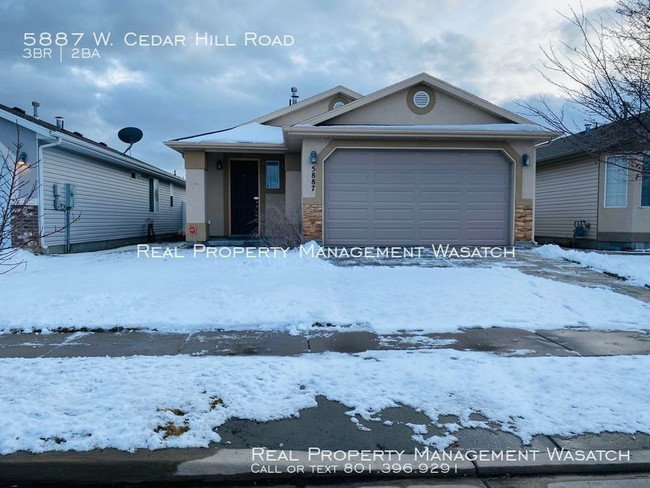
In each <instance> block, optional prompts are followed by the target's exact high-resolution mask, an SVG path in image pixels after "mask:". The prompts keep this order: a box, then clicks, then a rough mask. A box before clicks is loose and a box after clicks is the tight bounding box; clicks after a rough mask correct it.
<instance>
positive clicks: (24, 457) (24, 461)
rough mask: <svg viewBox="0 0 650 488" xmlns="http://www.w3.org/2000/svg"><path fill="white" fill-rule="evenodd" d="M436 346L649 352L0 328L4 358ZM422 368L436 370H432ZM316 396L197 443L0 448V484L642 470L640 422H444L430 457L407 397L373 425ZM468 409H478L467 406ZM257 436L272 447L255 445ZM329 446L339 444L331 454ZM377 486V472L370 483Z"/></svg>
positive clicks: (480, 332)
mask: <svg viewBox="0 0 650 488" xmlns="http://www.w3.org/2000/svg"><path fill="white" fill-rule="evenodd" d="M440 348H445V349H454V350H458V351H466V350H470V351H485V352H489V353H492V354H497V355H501V356H516V357H535V356H537V357H539V356H557V357H567V356H573V357H579V356H601V355H602V356H611V355H650V335H649V334H648V332H647V331H646V332H594V331H583V330H567V329H561V330H543V331H538V332H536V333H533V332H528V331H524V330H519V329H470V330H466V331H463V332H460V333H445V334H424V335H416V334H413V333H410V334H392V335H384V336H379V335H376V334H374V333H371V332H363V331H350V332H341V331H340V330H337V331H332V330H328V328H326V327H324V328H323V329H322V330H321V331H318V332H313V333H309V334H305V333H303V334H298V335H290V334H286V333H281V332H275V331H274V332H271V331H269V332H263V331H244V332H209V333H207V332H202V333H194V334H160V333H153V332H137V331H122V332H103V333H92V332H76V333H53V334H46V335H42V334H7V335H0V357H2V358H39V357H46V358H68V357H79V356H85V357H102V356H113V357H115V356H135V355H145V356H169V355H191V356H223V355H228V356H232V355H247V356H255V355H259V356H269V355H273V356H296V355H302V354H310V353H313V354H315V353H320V352H325V351H333V352H340V353H346V354H355V353H360V352H363V351H368V350H415V349H440ZM597 373H598V372H597V371H595V372H594V374H597ZM161 374H164V372H163V371H161ZM405 374H407V372H405ZM432 374H435V373H434V372H433V371H432ZM495 388H498V385H495ZM44 401H46V400H44ZM317 401H318V407H316V408H308V409H305V410H302V411H301V412H300V416H299V417H295V418H288V419H282V420H276V421H271V422H257V421H250V420H242V419H236V418H233V419H230V420H228V421H227V422H226V423H225V424H223V425H221V426H220V427H219V429H218V433H219V434H220V435H221V437H222V442H220V443H219V444H218V445H214V446H212V447H210V448H207V449H196V448H192V449H162V450H154V451H149V450H137V451H136V452H134V453H127V452H123V451H117V450H113V449H106V450H99V451H90V452H48V453H44V454H31V453H24V452H19V453H14V454H9V455H5V456H0V483H1V482H40V481H50V482H55V481H58V482H73V481H77V482H85V483H95V482H107V481H108V480H110V481H114V482H133V483H134V482H190V481H192V482H193V481H199V480H200V481H204V480H212V481H226V480H227V481H233V480H239V481H241V482H246V483H248V482H253V481H257V482H263V481H264V480H268V479H272V480H274V481H278V480H286V481H287V482H289V483H291V482H292V480H293V481H295V480H296V477H297V476H298V475H300V477H301V479H302V477H306V478H307V479H318V480H322V479H330V478H331V479H332V480H333V481H332V482H340V480H341V479H342V478H345V479H348V478H351V479H355V480H361V479H365V480H368V479H381V480H382V482H381V485H382V486H398V485H396V484H394V483H397V481H395V480H396V479H402V480H403V479H407V481H402V482H400V483H402V484H401V485H399V486H404V484H422V483H424V482H427V483H433V481H434V480H439V479H443V480H445V481H444V482H445V483H452V480H450V479H449V478H450V477H462V478H460V479H459V480H458V483H460V485H457V484H455V483H456V482H455V481H454V482H453V486H490V487H497V486H533V485H531V484H530V483H532V481H531V480H530V479H528V478H526V479H524V480H523V481H522V483H523V484H513V483H515V481H516V479H510V480H509V481H508V483H510V484H507V483H506V481H505V480H504V479H501V478H500V477H501V476H503V475H506V474H508V475H511V476H531V475H535V476H537V475H565V474H581V475H587V474H588V475H603V474H607V475H609V474H611V473H644V472H648V471H650V435H647V434H643V433H636V434H627V433H609V432H608V433H603V434H600V435H593V434H586V435H580V436H577V437H571V438H562V437H557V436H541V435H540V436H536V437H534V438H533V440H532V442H531V443H530V445H526V446H524V445H523V444H522V442H521V440H520V439H519V438H518V437H516V436H515V435H513V434H510V433H507V432H504V431H502V430H499V428H498V426H496V425H494V426H493V429H483V428H463V429H460V430H459V431H457V432H455V433H454V435H455V436H456V437H457V438H458V441H457V443H456V444H455V445H454V446H452V447H451V448H450V451H449V452H450V453H454V452H455V453H464V454H460V455H458V457H457V458H454V459H447V460H442V461H440V460H438V459H436V458H435V457H431V458H428V457H427V456H426V455H423V453H425V452H427V451H426V446H424V445H422V444H419V443H417V442H415V441H414V439H413V434H414V430H413V428H412V426H413V425H415V424H426V425H427V426H428V428H429V434H434V435H435V434H436V432H437V431H436V428H437V427H436V425H435V424H432V423H431V420H430V419H429V418H428V417H427V416H425V415H424V414H423V413H422V412H419V411H416V410H414V409H412V408H410V407H405V406H401V407H394V408H387V409H385V410H384V411H382V419H383V420H385V422H383V423H381V422H376V423H373V424H372V429H371V430H367V429H362V428H360V427H359V426H357V425H355V424H354V423H353V422H350V417H349V415H347V414H346V412H347V411H348V410H349V408H347V407H346V406H345V405H343V404H341V403H339V402H336V401H332V400H328V399H326V398H324V397H322V396H321V397H318V398H317ZM449 417H450V418H448V419H442V418H441V419H439V422H441V423H442V422H454V421H455V419H454V418H452V417H453V416H449ZM475 420H478V421H480V420H487V419H485V418H481V417H480V416H479V415H477V416H476V418H475ZM438 430H440V429H438ZM441 432H442V431H441ZM260 446H265V447H267V448H269V449H270V450H264V451H260V449H259V447H260ZM314 449H318V450H319V452H318V453H316V452H315V451H314ZM363 450H365V451H367V452H368V453H387V452H401V453H402V455H401V457H400V459H397V460H395V459H393V460H390V462H383V461H386V460H385V459H375V460H371V461H368V460H367V459H366V458H362V457H355V456H358V455H356V454H354V453H355V452H357V451H363ZM328 452H329V457H328V454H327V453H328ZM323 453H325V454H323ZM332 453H334V454H332ZM336 453H339V454H338V458H337V454H336ZM472 453H473V454H472ZM481 453H483V455H481ZM495 453H496V454H495ZM567 453H568V454H567ZM369 455H371V454H369ZM373 455H375V454H373ZM359 456H360V455H359ZM472 456H474V457H472ZM617 476H618V477H617V478H616V480H620V479H621V476H620V475H617ZM625 476H628V477H629V476H630V475H625ZM625 476H623V478H625ZM412 478H413V479H412ZM486 479H489V480H490V481H489V483H488V484H487V485H486V484H483V481H484V480H486ZM337 480H338V481H337ZM482 480H483V481H482ZM548 480H549V481H548V483H547V484H541V483H543V482H544V481H543V480H542V479H541V478H535V483H539V484H537V485H535V486H554V487H556V488H560V487H563V486H566V487H570V486H575V487H576V488H578V487H579V486H600V485H571V484H568V485H566V484H565V485H562V484H560V485H553V483H573V482H576V481H577V478H575V477H573V478H548ZM558 480H559V481H558ZM646 480H647V479H646ZM393 482H394V483H393ZM617 482H618V481H617ZM637 482H645V481H643V480H638V479H637V480H636V481H635V483H637ZM504 483H505V484H504ZM607 483H610V484H607ZM611 483H613V481H612V479H610V478H606V484H604V485H602V486H617V485H615V484H611ZM376 485H377V483H376V482H375V484H374V485H373V484H370V485H368V486H376ZM450 486H451V485H450ZM620 486H621V487H627V486H630V487H631V486H648V485H644V484H640V485H639V484H635V485H620Z"/></svg>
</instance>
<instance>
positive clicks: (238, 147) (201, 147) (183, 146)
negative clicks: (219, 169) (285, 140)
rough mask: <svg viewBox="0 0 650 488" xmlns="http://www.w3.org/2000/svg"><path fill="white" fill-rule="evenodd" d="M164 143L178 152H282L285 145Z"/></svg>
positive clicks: (285, 149) (285, 148)
mask: <svg viewBox="0 0 650 488" xmlns="http://www.w3.org/2000/svg"><path fill="white" fill-rule="evenodd" d="M164 144H165V145H166V146H167V147H170V148H172V149H174V150H176V151H178V152H179V153H181V154H183V153H184V152H186V151H210V152H216V151H222V152H252V153H264V152H271V153H284V152H286V151H287V146H286V145H284V144H260V143H246V142H241V143H214V142H194V143H188V142H187V141H165V142H164Z"/></svg>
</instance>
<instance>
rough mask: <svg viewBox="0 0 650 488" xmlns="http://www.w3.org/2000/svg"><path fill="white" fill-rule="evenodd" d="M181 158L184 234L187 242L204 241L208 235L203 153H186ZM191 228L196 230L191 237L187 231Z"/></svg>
mask: <svg viewBox="0 0 650 488" xmlns="http://www.w3.org/2000/svg"><path fill="white" fill-rule="evenodd" d="M183 156H184V159H185V180H186V195H187V198H186V202H185V212H186V213H185V215H186V218H185V220H186V222H187V224H186V228H185V234H186V236H187V239H188V240H192V239H196V240H197V241H205V240H206V239H207V237H208V235H209V233H210V231H209V229H208V223H207V219H206V203H207V201H206V187H207V186H206V170H205V153H204V152H203V151H188V152H186V153H185V154H184V155H183ZM191 226H194V227H195V228H196V234H195V235H194V236H193V237H192V236H191V235H190V233H189V231H188V229H189V228H190V227H191Z"/></svg>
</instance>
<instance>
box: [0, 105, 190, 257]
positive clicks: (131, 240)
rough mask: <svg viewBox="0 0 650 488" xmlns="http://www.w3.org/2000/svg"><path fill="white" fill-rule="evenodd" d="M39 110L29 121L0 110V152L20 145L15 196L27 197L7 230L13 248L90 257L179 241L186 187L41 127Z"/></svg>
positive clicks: (60, 130) (98, 146) (55, 128)
mask: <svg viewBox="0 0 650 488" xmlns="http://www.w3.org/2000/svg"><path fill="white" fill-rule="evenodd" d="M37 106H38V105H36V106H35V108H34V111H35V113H34V116H31V115H27V114H26V113H25V112H24V111H23V110H21V109H18V108H9V107H7V106H4V105H1V104H0V148H2V149H3V151H5V152H7V151H11V150H12V149H14V150H15V144H16V142H17V138H18V136H19V137H20V144H21V145H22V147H21V149H20V152H21V153H22V155H21V157H20V158H19V159H22V160H23V161H22V162H25V163H26V165H27V166H26V167H27V168H28V169H27V170H25V171H24V172H23V174H22V175H21V176H22V178H24V180H23V181H25V182H26V185H25V186H24V189H25V190H26V191H27V193H25V192H23V195H20V196H21V197H23V200H24V197H30V196H31V197H32V198H31V199H30V201H29V202H27V207H26V208H25V210H26V211H25V212H24V214H23V215H21V218H20V219H19V220H14V221H13V222H12V232H11V234H12V241H13V245H14V246H16V247H19V246H23V245H30V246H32V247H35V248H40V249H41V250H42V251H43V252H47V253H62V252H77V251H91V250H98V249H108V248H111V247H117V246H122V245H128V244H135V243H139V242H146V241H147V239H148V238H149V239H151V238H152V237H153V235H154V234H155V237H156V238H157V239H164V238H169V237H172V236H173V237H177V236H179V235H180V234H181V233H182V229H183V214H184V200H185V180H183V179H181V178H178V177H176V176H174V175H172V174H170V173H168V172H166V171H163V170H161V169H159V168H156V167H155V166H152V165H150V164H147V163H144V162H142V161H139V160H137V159H135V158H132V157H129V156H125V155H124V154H122V153H121V152H120V151H117V150H115V149H112V148H110V147H108V146H107V145H106V144H104V143H101V142H95V141H92V140H90V139H88V138H86V137H83V135H82V134H80V133H78V132H70V131H68V130H66V129H64V127H63V119H62V118H57V123H56V124H50V123H48V122H45V121H43V120H41V119H39V118H38V116H37V113H36V109H37ZM17 129H18V133H17ZM29 189H34V191H33V192H29ZM55 194H56V195H55ZM55 206H56V207H55ZM69 206H72V208H69V209H68V208H67V207H69ZM67 219H69V221H70V222H72V223H71V224H70V225H69V226H67V227H66V225H65V223H66V220H67ZM39 236H44V237H42V238H40V239H39Z"/></svg>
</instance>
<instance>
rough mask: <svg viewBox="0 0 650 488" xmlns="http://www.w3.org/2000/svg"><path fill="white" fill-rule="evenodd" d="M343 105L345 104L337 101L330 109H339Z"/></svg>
mask: <svg viewBox="0 0 650 488" xmlns="http://www.w3.org/2000/svg"><path fill="white" fill-rule="evenodd" d="M343 105H345V103H343V102H341V101H340V100H339V101H338V102H336V103H335V104H334V105H332V108H333V109H335V108H341V107H342V106H343Z"/></svg>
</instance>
